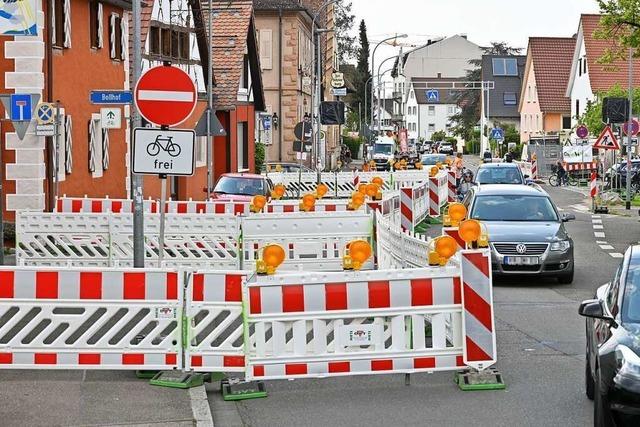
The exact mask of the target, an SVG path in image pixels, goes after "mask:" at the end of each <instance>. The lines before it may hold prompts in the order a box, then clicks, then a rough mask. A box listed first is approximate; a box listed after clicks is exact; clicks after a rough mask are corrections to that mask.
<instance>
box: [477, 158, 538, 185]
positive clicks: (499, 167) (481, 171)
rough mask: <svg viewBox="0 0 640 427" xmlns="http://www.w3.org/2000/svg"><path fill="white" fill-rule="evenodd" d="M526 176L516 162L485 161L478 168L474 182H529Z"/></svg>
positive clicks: (481, 183) (482, 183) (480, 183)
mask: <svg viewBox="0 0 640 427" xmlns="http://www.w3.org/2000/svg"><path fill="white" fill-rule="evenodd" d="M526 178H528V177H526ZM526 178H525V176H524V175H522V171H521V170H520V168H519V167H518V165H517V164H515V163H483V164H481V165H480V167H479V168H478V172H477V173H476V176H475V179H474V182H475V183H476V184H479V185H484V184H520V185H522V184H529V182H528V181H527V180H526Z"/></svg>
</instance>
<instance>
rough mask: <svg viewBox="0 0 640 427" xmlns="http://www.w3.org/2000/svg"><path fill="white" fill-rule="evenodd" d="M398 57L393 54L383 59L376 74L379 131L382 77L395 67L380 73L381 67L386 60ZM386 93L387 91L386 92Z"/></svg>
mask: <svg viewBox="0 0 640 427" xmlns="http://www.w3.org/2000/svg"><path fill="white" fill-rule="evenodd" d="M395 58H398V55H393V56H390V57H388V58H386V59H385V60H384V61H382V62H381V63H380V65H378V74H376V76H377V77H378V102H377V113H378V132H380V114H381V113H382V111H381V103H380V90H381V88H382V84H380V79H381V77H382V75H383V74H386V73H387V72H389V71H391V70H393V68H390V69H388V70H387V71H385V72H384V73H382V74H380V69H381V68H382V66H383V65H384V64H385V62H387V61H390V60H391V59H395ZM385 93H386V92H385ZM371 108H373V105H371Z"/></svg>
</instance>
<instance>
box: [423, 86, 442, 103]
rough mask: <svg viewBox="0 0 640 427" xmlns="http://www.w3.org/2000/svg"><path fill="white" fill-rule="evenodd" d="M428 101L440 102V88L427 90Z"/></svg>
mask: <svg viewBox="0 0 640 427" xmlns="http://www.w3.org/2000/svg"><path fill="white" fill-rule="evenodd" d="M425 95H426V96H427V102H440V91H439V90H438V89H429V90H427V91H425Z"/></svg>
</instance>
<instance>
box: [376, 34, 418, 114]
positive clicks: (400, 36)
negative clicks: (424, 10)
mask: <svg viewBox="0 0 640 427" xmlns="http://www.w3.org/2000/svg"><path fill="white" fill-rule="evenodd" d="M407 37H409V36H408V35H406V34H400V35H395V36H393V37H388V38H386V39H384V40H381V41H380V42H378V44H376V46H375V47H374V48H373V53H372V54H371V76H373V75H374V72H375V70H376V68H375V62H376V50H378V48H379V47H380V45H381V44H383V43H385V42H388V41H390V40H396V39H406V38H407ZM371 123H372V124H373V90H372V91H371Z"/></svg>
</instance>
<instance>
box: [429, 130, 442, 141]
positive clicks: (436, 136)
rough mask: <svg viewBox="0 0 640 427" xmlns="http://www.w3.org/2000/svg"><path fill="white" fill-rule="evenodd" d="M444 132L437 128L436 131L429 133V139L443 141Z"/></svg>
mask: <svg viewBox="0 0 640 427" xmlns="http://www.w3.org/2000/svg"><path fill="white" fill-rule="evenodd" d="M445 136H446V134H445V133H444V131H442V130H439V131H437V132H434V133H433V135H431V140H432V141H433V142H440V141H444V138H445Z"/></svg>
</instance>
